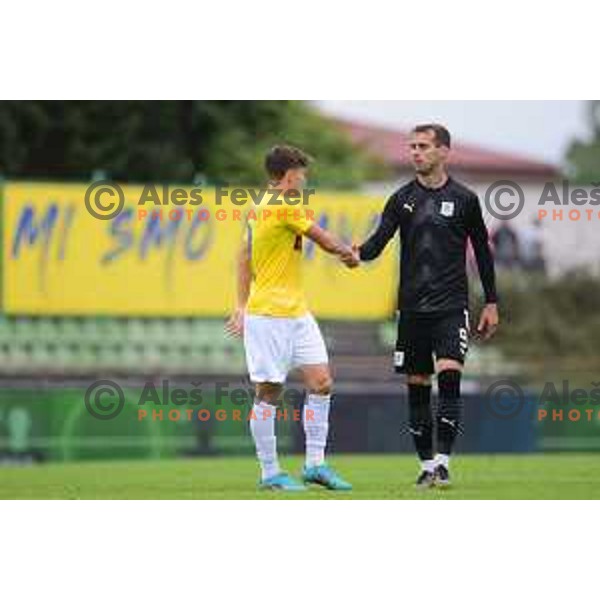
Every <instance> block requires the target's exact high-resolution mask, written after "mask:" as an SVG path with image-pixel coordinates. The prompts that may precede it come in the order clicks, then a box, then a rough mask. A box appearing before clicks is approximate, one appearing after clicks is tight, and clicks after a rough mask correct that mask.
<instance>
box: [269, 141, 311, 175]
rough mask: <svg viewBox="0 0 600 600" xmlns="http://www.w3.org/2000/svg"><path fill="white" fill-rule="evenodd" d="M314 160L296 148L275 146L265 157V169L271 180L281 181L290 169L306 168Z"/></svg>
mask: <svg viewBox="0 0 600 600" xmlns="http://www.w3.org/2000/svg"><path fill="white" fill-rule="evenodd" d="M311 162H312V158H311V157H310V156H309V155H308V154H306V153H305V152H303V151H302V150H300V149H299V148H294V146H274V147H273V148H271V149H270V150H269V152H267V156H266V157H265V169H266V170H267V173H268V174H269V177H270V178H271V179H274V180H276V181H279V180H280V179H281V178H282V177H283V176H284V175H285V174H286V172H287V171H288V170H289V169H301V168H306V167H308V165H309V164H310V163H311Z"/></svg>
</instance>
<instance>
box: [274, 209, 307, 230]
mask: <svg viewBox="0 0 600 600" xmlns="http://www.w3.org/2000/svg"><path fill="white" fill-rule="evenodd" d="M282 217H283V219H282V220H283V221H284V224H285V226H286V227H288V228H289V229H291V230H292V231H293V232H294V233H295V234H297V235H303V234H305V233H306V232H307V231H308V230H309V229H310V227H311V225H313V224H314V221H313V220H312V219H311V218H310V217H309V216H308V215H307V213H306V211H305V210H303V209H301V208H295V209H294V208H287V209H285V214H282Z"/></svg>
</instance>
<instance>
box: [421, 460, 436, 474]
mask: <svg viewBox="0 0 600 600" xmlns="http://www.w3.org/2000/svg"><path fill="white" fill-rule="evenodd" d="M435 466H436V462H435V460H433V459H429V460H422V461H421V468H422V469H423V471H427V472H428V473H433V471H434V469H435Z"/></svg>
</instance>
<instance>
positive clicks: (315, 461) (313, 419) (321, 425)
mask: <svg viewBox="0 0 600 600" xmlns="http://www.w3.org/2000/svg"><path fill="white" fill-rule="evenodd" d="M330 404H331V396H330V395H329V394H327V395H326V396H320V395H318V394H308V396H307V398H306V402H305V403H304V411H303V421H304V433H305V434H306V466H307V467H315V466H318V465H321V464H323V463H324V462H325V446H326V445H327V433H328V431H329V405H330Z"/></svg>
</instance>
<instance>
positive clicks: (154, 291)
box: [2, 182, 397, 319]
mask: <svg viewBox="0 0 600 600" xmlns="http://www.w3.org/2000/svg"><path fill="white" fill-rule="evenodd" d="M237 192H238V193H237V197H236V195H234V194H232V190H231V189H229V190H228V189H224V188H223V189H221V188H206V189H204V188H203V189H200V188H192V187H189V186H188V187H183V186H182V187H176V186H172V185H169V186H168V187H167V186H162V185H156V186H150V185H148V186H142V185H139V186H137V185H136V186H133V185H128V186H118V185H116V184H114V183H109V182H99V183H95V184H93V185H85V184H54V183H43V184H42V183H20V182H19V183H17V182H14V183H7V184H6V185H5V186H4V190H3V203H2V206H3V268H2V277H3V285H2V295H3V298H2V299H3V310H4V312H6V313H8V314H30V315H115V316H126V315H131V316H168V317H169V316H172V317H177V316H206V317H223V316H225V315H227V314H228V313H229V312H230V310H231V309H232V307H233V305H234V303H235V288H236V273H235V271H236V265H235V258H236V254H237V251H238V249H239V247H240V244H241V243H242V234H243V230H244V223H245V218H246V217H247V215H248V211H252V210H253V208H254V207H255V204H253V203H255V202H256V200H253V197H252V196H251V195H250V193H249V191H248V197H247V198H246V200H245V201H244V199H243V198H241V199H240V196H243V195H244V191H243V190H238V191H237ZM383 202H384V200H383V199H382V198H369V197H367V196H360V195H356V194H346V193H323V192H318V193H316V194H315V195H313V196H311V197H310V198H308V200H307V204H306V205H304V206H300V207H299V208H300V209H302V210H311V211H314V218H315V220H316V221H317V222H318V223H319V224H321V225H322V226H324V227H326V228H327V229H329V230H331V231H333V232H334V233H336V234H337V235H339V236H341V237H342V238H343V239H345V240H347V241H355V242H361V241H363V240H364V239H365V237H366V236H367V235H368V233H369V232H370V231H371V230H372V229H373V227H374V226H375V224H376V223H377V219H378V218H379V214H380V212H381V210H382V208H383ZM285 206H286V205H285V204H284V207H285ZM277 208H278V207H276V206H274V207H273V210H277ZM117 213H118V214H117ZM115 214H116V216H115ZM108 217H112V218H108ZM390 246H391V244H390ZM304 258H305V262H304V280H305V284H306V293H307V297H308V301H309V306H310V308H311V310H312V312H313V313H314V314H315V315H317V316H319V317H325V318H332V319H335V318H339V319H379V318H385V317H388V316H389V315H390V314H392V313H393V311H394V308H395V289H396V272H397V270H396V252H395V251H394V250H393V249H392V248H391V247H388V248H387V249H386V251H385V252H384V253H383V255H382V256H381V257H380V258H379V259H378V260H377V261H374V262H372V263H367V264H363V265H361V267H360V268H358V269H354V270H348V269H346V268H345V267H344V266H343V265H342V264H341V263H340V262H339V261H338V260H337V259H336V258H334V257H332V256H329V255H327V254H326V253H325V252H323V251H322V250H321V249H320V248H318V247H315V244H314V243H313V242H311V241H310V240H306V241H305V244H304Z"/></svg>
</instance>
